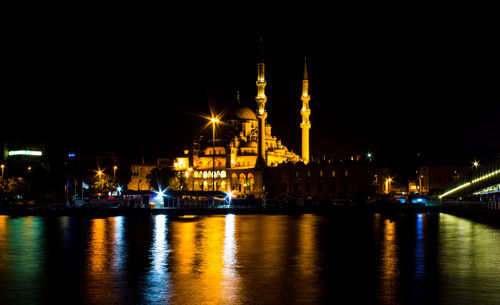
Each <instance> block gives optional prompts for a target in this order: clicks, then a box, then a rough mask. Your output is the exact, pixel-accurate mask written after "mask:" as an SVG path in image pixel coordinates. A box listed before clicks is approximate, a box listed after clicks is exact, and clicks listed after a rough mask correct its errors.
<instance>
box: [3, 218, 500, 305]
mask: <svg viewBox="0 0 500 305" xmlns="http://www.w3.org/2000/svg"><path fill="white" fill-rule="evenodd" d="M347 217H349V215H347V216H346V217H345V218H343V217H338V216H337V217H330V216H321V215H298V216H291V215H224V216H205V217H203V216H197V217H189V218H169V217H168V216H165V215H157V216H152V217H150V216H147V217H137V218H135V217H109V218H95V219H92V218H85V217H81V218H78V217H76V218H75V217H46V218H44V217H9V216H2V215H0V304H2V305H3V304H32V303H37V302H38V303H45V304H51V303H55V301H56V300H58V299H59V298H61V295H63V296H64V298H66V299H65V300H66V301H67V302H66V303H68V304H71V303H85V304H87V303H89V304H113V303H130V304H165V303H170V304H253V303H262V304H304V303H314V304H318V303H321V304H323V303H339V302H340V303H342V302H343V301H345V298H346V297H347V298H350V300H351V301H357V300H362V301H366V302H362V303H364V304H368V303H379V304H398V303H402V304H435V303H438V304H467V303H469V304H498V303H499V302H498V300H499V299H500V285H498V283H499V282H500V264H499V262H500V242H499V240H500V228H495V227H492V226H488V225H484V224H480V223H476V222H472V221H469V220H466V219H461V218H458V217H454V216H450V215H445V214H441V215H438V214H416V215H413V214H412V215H409V216H408V215H407V216H401V217H396V218H395V219H394V220H393V221H391V220H389V219H384V217H383V216H382V215H380V214H375V215H373V218H371V217H372V215H368V217H369V218H363V217H359V216H353V217H352V218H347ZM370 219H371V220H372V221H370ZM433 289H434V290H433ZM63 290H64V291H63ZM48 291H49V292H48ZM50 291H52V292H50ZM347 303H349V302H347Z"/></svg>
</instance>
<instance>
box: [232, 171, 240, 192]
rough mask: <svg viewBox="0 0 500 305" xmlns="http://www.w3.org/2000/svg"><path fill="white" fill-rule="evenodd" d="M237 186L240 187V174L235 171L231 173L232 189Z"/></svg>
mask: <svg viewBox="0 0 500 305" xmlns="http://www.w3.org/2000/svg"><path fill="white" fill-rule="evenodd" d="M236 188H238V175H237V174H236V173H233V174H232V175H231V189H232V190H235V189H236Z"/></svg>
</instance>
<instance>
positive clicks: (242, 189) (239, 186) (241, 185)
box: [238, 173, 246, 192]
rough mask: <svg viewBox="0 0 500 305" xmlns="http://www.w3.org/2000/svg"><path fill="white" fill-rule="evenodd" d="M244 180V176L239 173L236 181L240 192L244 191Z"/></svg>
mask: <svg viewBox="0 0 500 305" xmlns="http://www.w3.org/2000/svg"><path fill="white" fill-rule="evenodd" d="M245 179H246V177H245V174H243V173H241V174H240V179H239V181H238V190H240V192H241V191H244V187H245Z"/></svg>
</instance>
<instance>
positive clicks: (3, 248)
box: [0, 215, 9, 273]
mask: <svg viewBox="0 0 500 305" xmlns="http://www.w3.org/2000/svg"><path fill="white" fill-rule="evenodd" d="M8 217H9V216H6V215H0V273H4V269H5V267H6V266H7V265H8V263H9V261H8V258H9V256H8V255H7V252H8V246H9V238H8V234H9V231H8V228H9V227H8V226H7V221H8Z"/></svg>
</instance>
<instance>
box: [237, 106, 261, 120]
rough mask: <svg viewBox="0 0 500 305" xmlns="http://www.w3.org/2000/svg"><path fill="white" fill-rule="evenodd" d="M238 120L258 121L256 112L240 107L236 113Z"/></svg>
mask: <svg viewBox="0 0 500 305" xmlns="http://www.w3.org/2000/svg"><path fill="white" fill-rule="evenodd" d="M235 115H236V118H238V119H241V120H257V116H256V115H255V112H253V111H252V109H250V108H248V107H246V106H243V107H240V108H238V109H237V110H236V112H235Z"/></svg>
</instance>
